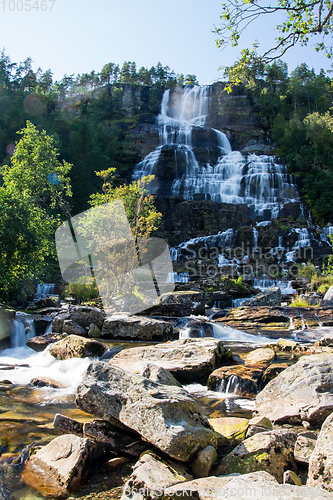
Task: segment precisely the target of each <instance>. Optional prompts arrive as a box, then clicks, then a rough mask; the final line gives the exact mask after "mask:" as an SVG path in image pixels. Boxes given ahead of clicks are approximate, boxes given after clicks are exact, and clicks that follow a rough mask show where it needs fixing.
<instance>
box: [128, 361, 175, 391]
mask: <svg viewBox="0 0 333 500" xmlns="http://www.w3.org/2000/svg"><path fill="white" fill-rule="evenodd" d="M126 369H127V371H129V372H131V373H136V374H137V375H141V377H145V378H149V380H152V381H153V382H157V383H158V384H163V385H177V386H178V387H181V384H180V383H179V382H178V381H177V380H176V379H175V377H173V376H172V375H171V373H170V372H169V371H168V370H166V369H165V368H163V367H162V366H158V365H153V364H152V363H143V362H142V363H140V362H139V363H133V364H132V365H130V364H128V365H126Z"/></svg>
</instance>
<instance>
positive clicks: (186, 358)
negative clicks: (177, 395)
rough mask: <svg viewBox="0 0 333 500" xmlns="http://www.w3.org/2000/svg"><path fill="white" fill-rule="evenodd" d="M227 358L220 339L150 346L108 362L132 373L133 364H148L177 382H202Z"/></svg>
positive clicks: (136, 348)
mask: <svg viewBox="0 0 333 500" xmlns="http://www.w3.org/2000/svg"><path fill="white" fill-rule="evenodd" d="M229 359H230V351H227V350H226V349H225V347H224V346H223V343H222V342H221V341H220V340H217V339H213V338H208V337H207V338H202V339H181V340H175V341H173V342H166V343H164V344H159V345H155V346H152V347H135V348H131V349H124V350H123V351H121V352H119V353H118V354H116V355H115V356H114V358H112V359H111V360H110V363H111V364H112V365H114V366H119V367H120V368H123V369H124V370H128V371H132V370H133V367H134V365H140V364H142V363H143V362H144V363H147V362H149V363H152V364H154V365H157V366H162V367H163V368H165V369H166V370H168V371H169V372H170V373H171V374H172V375H173V376H174V377H175V378H176V379H177V380H178V381H179V382H180V383H182V384H183V383H191V382H193V381H196V382H200V383H204V384H205V383H206V381H207V378H208V375H209V374H210V373H211V372H212V371H213V370H214V368H217V367H218V366H219V365H221V364H222V363H223V362H228V360H229Z"/></svg>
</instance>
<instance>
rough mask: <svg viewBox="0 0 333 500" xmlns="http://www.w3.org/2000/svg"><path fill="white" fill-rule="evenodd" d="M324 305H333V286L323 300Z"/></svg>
mask: <svg viewBox="0 0 333 500" xmlns="http://www.w3.org/2000/svg"><path fill="white" fill-rule="evenodd" d="M323 301H324V304H323V305H332V304H333V286H330V287H329V289H328V290H327V292H326V293H325V295H324V298H323Z"/></svg>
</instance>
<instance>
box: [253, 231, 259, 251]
mask: <svg viewBox="0 0 333 500" xmlns="http://www.w3.org/2000/svg"><path fill="white" fill-rule="evenodd" d="M252 233H253V248H258V230H257V229H256V228H255V227H254V228H253V229H252Z"/></svg>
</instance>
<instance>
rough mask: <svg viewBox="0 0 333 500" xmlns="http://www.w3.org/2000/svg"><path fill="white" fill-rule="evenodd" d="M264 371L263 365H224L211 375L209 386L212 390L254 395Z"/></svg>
mask: <svg viewBox="0 0 333 500" xmlns="http://www.w3.org/2000/svg"><path fill="white" fill-rule="evenodd" d="M263 372H264V367H263V366H244V365H235V366H222V367H221V368H218V369H217V370H214V371H213V372H212V373H211V374H210V375H209V378H208V382H207V387H208V389H209V390H211V391H217V392H225V393H227V394H237V395H239V396H243V397H254V396H255V395H256V394H257V393H258V386H259V382H260V379H261V376H262V374H263Z"/></svg>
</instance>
